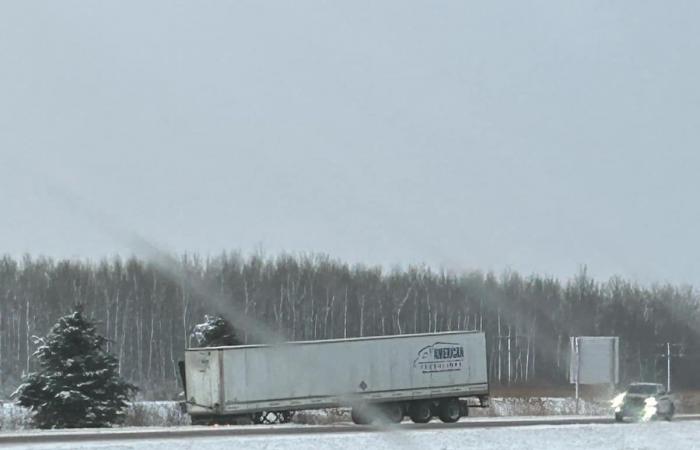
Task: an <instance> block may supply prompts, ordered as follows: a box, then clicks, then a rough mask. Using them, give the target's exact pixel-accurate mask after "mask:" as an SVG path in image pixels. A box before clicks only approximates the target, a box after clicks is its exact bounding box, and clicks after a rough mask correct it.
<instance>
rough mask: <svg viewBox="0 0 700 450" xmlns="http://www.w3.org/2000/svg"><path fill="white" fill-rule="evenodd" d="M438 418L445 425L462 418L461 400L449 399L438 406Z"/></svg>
mask: <svg viewBox="0 0 700 450" xmlns="http://www.w3.org/2000/svg"><path fill="white" fill-rule="evenodd" d="M438 417H440V420H442V421H443V422H445V423H454V422H457V421H458V420H459V418H460V417H462V407H461V406H460V404H459V400H457V399H456V398H449V399H446V400H443V401H441V402H440V405H439V406H438Z"/></svg>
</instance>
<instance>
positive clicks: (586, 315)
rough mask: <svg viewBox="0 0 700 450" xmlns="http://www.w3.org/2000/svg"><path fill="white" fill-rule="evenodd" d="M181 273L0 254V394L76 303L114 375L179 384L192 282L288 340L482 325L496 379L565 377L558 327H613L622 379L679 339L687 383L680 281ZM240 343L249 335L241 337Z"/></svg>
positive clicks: (229, 262)
mask: <svg viewBox="0 0 700 450" xmlns="http://www.w3.org/2000/svg"><path fill="white" fill-rule="evenodd" d="M180 264H181V268H182V270H181V271H180V274H181V275H180V276H178V277H173V276H172V275H165V274H163V273H162V272H161V271H159V270H158V268H157V267H156V266H155V265H153V264H151V263H149V262H148V261H143V260H139V259H136V258H131V259H126V260H124V259H120V258H115V259H112V260H109V261H102V262H99V263H89V262H81V261H69V260H61V261H54V260H51V259H46V258H34V259H32V258H30V257H25V258H24V259H22V260H19V261H18V260H16V259H13V258H11V257H4V258H1V259H0V394H2V392H4V393H5V395H6V394H7V393H8V392H10V391H12V390H13V389H14V388H15V387H16V386H17V384H18V382H19V379H20V377H21V375H22V373H24V372H26V371H28V370H31V369H32V367H33V360H32V358H31V354H32V352H33V351H34V348H35V346H34V344H33V341H32V336H35V335H36V336H41V335H44V334H45V333H46V332H47V331H48V330H49V328H50V327H51V325H52V324H53V323H54V322H55V321H56V319H57V318H58V317H59V316H60V315H62V314H64V313H66V312H67V311H68V310H69V309H70V307H71V306H72V305H74V304H76V303H81V304H84V305H85V311H86V313H87V314H88V315H90V316H91V317H93V318H94V319H96V320H97V321H99V323H100V327H101V332H102V333H104V334H105V335H106V336H107V337H108V338H109V339H110V340H111V341H110V343H109V350H110V351H111V352H113V353H114V354H115V355H116V356H118V358H119V360H120V372H121V374H122V375H123V376H125V377H126V378H128V379H129V380H130V381H132V382H133V383H135V384H137V385H139V386H141V387H142V388H143V390H144V392H145V393H146V394H147V396H149V397H157V398H158V397H159V398H163V397H169V396H172V395H173V393H175V392H177V390H178V387H177V373H178V371H177V361H178V360H179V359H180V358H181V357H182V353H183V349H184V348H185V347H186V346H187V345H188V344H189V336H190V332H191V330H192V327H193V326H194V325H195V324H196V323H198V322H201V321H202V318H203V316H204V314H212V313H218V314H222V315H223V316H224V317H225V316H226V315H227V311H211V310H208V307H207V306H206V305H207V304H208V303H207V302H205V301H204V300H205V299H203V298H202V295H204V294H203V293H202V292H201V291H197V292H195V291H193V290H191V289H189V288H188V286H189V285H191V282H192V280H196V281H197V282H198V283H200V284H201V285H204V286H207V287H208V289H210V293H211V295H216V296H219V297H220V298H224V299H225V301H226V302H229V303H230V304H231V305H235V306H236V308H232V309H233V310H236V311H242V312H243V313H244V314H245V315H246V316H248V317H254V318H256V319H258V320H259V321H261V322H263V323H266V324H267V325H268V326H270V327H271V328H272V329H273V330H274V331H275V332H277V333H279V334H281V335H284V336H286V337H287V338H288V339H290V340H312V339H331V338H347V337H355V336H374V335H385V334H401V333H422V332H433V331H448V330H483V331H486V333H487V346H488V352H489V371H490V378H491V381H492V383H496V384H499V383H500V384H540V385H545V384H547V385H548V384H565V383H566V382H567V371H568V357H569V355H568V345H569V336H574V335H616V336H621V346H622V349H621V350H622V351H621V353H622V356H623V358H622V361H621V372H622V377H623V379H624V380H625V381H627V380H632V379H656V378H658V377H660V376H661V375H660V374H661V373H663V367H665V366H664V365H663V364H660V360H659V354H658V353H659V348H658V344H661V343H663V342H667V341H669V342H674V343H683V344H684V345H685V346H686V348H687V349H689V357H688V358H683V359H681V360H679V361H677V362H676V363H675V364H676V365H675V367H677V372H678V374H677V375H676V376H675V379H676V385H677V386H687V387H697V386H695V385H697V384H698V383H699V380H698V379H697V377H695V376H693V374H694V373H697V370H698V369H700V360H698V359H694V358H692V355H693V353H692V352H693V349H697V348H700V345H698V344H700V337H699V335H698V331H699V330H700V328H699V325H700V309H699V306H700V297H699V296H698V295H697V293H696V292H695V291H694V290H693V289H692V288H690V287H678V286H672V285H654V286H650V287H644V286H639V285H637V284H635V283H632V282H629V281H626V280H623V279H620V278H613V279H611V280H608V281H606V282H598V281H595V280H593V279H591V278H590V277H589V276H588V275H587V273H586V271H585V269H584V270H582V271H581V272H580V273H579V274H578V275H576V276H575V277H573V278H572V279H570V280H568V281H566V282H561V281H559V280H556V279H554V278H550V277H541V276H534V275H533V276H529V277H523V276H521V275H519V274H518V273H515V272H504V273H502V274H494V273H481V272H469V273H463V274H449V273H445V272H436V271H434V270H431V269H429V268H425V267H410V268H408V269H405V270H398V269H397V270H393V271H388V272H387V271H383V270H382V269H380V268H376V267H365V266H349V265H348V264H345V263H343V262H341V261H337V260H333V259H331V258H329V257H326V256H322V255H311V256H289V255H281V256H278V257H263V256H260V255H252V256H248V257H243V256H241V255H239V254H237V253H232V254H222V255H221V256H218V257H215V258H207V259H202V258H199V257H197V256H196V255H195V256H191V255H189V256H183V257H182V258H181V260H180ZM239 338H240V339H242V340H243V341H244V342H251V341H252V339H251V337H250V336H247V335H246V333H241V336H239Z"/></svg>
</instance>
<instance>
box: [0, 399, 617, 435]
mask: <svg viewBox="0 0 700 450" xmlns="http://www.w3.org/2000/svg"><path fill="white" fill-rule="evenodd" d="M610 413H611V412H610V408H609V404H608V403H607V402H591V401H583V400H582V401H580V402H579V405H578V411H577V409H576V401H575V400H574V399H572V398H559V397H531V398H514V397H508V398H500V397H495V398H492V399H491V406H490V407H489V408H472V409H470V411H469V415H470V416H471V417H509V416H535V415H536V416H544V415H548V416H549V415H573V414H579V415H588V416H593V415H608V414H610ZM293 421H294V422H295V423H300V424H332V423H339V422H349V421H350V410H349V409H348V408H333V409H326V410H309V411H299V412H297V413H296V414H295V416H294V418H293ZM188 424H189V417H188V416H187V415H186V414H182V413H181V412H180V408H179V407H178V404H177V402H167V401H163V402H135V403H133V404H132V405H131V407H130V408H129V410H128V411H127V419H126V422H125V424H124V425H125V426H151V427H163V426H180V425H188ZM30 427H31V423H30V420H29V414H28V412H27V411H26V410H25V409H23V408H20V407H18V406H15V405H14V404H13V403H11V402H7V403H4V404H0V433H2V432H8V431H17V430H25V429H28V428H30Z"/></svg>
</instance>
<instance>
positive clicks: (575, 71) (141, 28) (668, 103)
mask: <svg viewBox="0 0 700 450" xmlns="http://www.w3.org/2000/svg"><path fill="white" fill-rule="evenodd" d="M698 13H700V4H698V3H697V2H690V1H687V2H684V1H678V2H673V3H662V2H639V1H614V2H610V1H605V2H603V1H592V2H567V3H562V2H556V1H553V0H552V1H533V2H526V3H524V2H516V1H511V2H469V1H465V2H461V1H444V2H417V1H382V2H370V1H355V2H326V1H320V0H318V1H303V0H302V1H296V2H283V1H237V2H224V1H211V2H195V1H188V2H182V1H180V2H172V1H170V2H166V1H161V0H158V1H152V2H135V1H120V2H99V3H94V2H78V1H63V2H37V3H28V2H4V3H2V4H0V58H1V59H0V61H1V63H0V64H2V66H1V67H0V69H1V70H0V204H2V209H1V210H0V211H2V212H1V214H0V254H11V255H14V256H19V255H21V254H23V253H25V252H28V253H30V254H32V255H34V256H37V255H47V256H53V257H59V258H60V257H74V258H75V257H77V258H91V259H100V258H102V257H105V256H110V255H113V254H115V253H119V254H122V255H128V254H129V253H131V249H130V248H129V246H128V245H127V243H126V242H124V240H122V239H119V238H118V237H117V236H115V233H113V232H110V231H109V230H106V229H105V228H109V226H105V224H104V223H99V221H95V220H91V219H90V218H89V217H86V216H85V214H83V213H82V212H81V208H80V207H78V208H73V207H70V206H67V204H66V202H65V201H63V200H62V198H63V197H64V194H65V193H66V192H67V193H74V194H76V195H79V197H80V198H81V202H84V203H85V204H86V205H87V206H86V207H87V208H89V209H94V210H98V211H100V212H101V213H103V214H105V215H106V216H107V217H111V218H113V219H114V221H115V222H117V223H118V227H119V228H120V229H124V230H130V231H132V232H134V233H138V234H140V235H143V236H145V237H147V238H149V239H154V240H155V241H156V242H158V243H159V244H162V245H163V246H164V247H166V248H168V249H170V250H172V251H175V252H184V251H191V252H198V253H201V254H204V255H206V254H212V255H215V254H217V253H220V252H221V251H222V250H232V249H233V250H235V249H240V250H241V251H243V252H244V253H247V252H250V251H254V250H255V249H256V248H258V247H262V248H263V249H264V250H265V252H266V253H268V254H276V253H280V252H291V253H296V252H318V253H325V254H328V255H330V256H331V257H334V258H339V259H342V260H347V261H348V262H350V263H358V262H361V263H365V264H368V265H375V264H380V265H384V266H385V267H391V266H393V265H401V266H404V267H405V266H407V265H409V264H421V263H425V264H428V265H430V266H432V267H436V268H440V267H442V268H445V269H448V270H454V271H462V270H470V269H479V270H483V271H488V270H494V271H501V270H503V269H505V268H511V269H513V270H517V271H519V272H521V273H523V274H529V273H533V272H535V273H540V274H549V275H553V276H557V277H560V278H568V277H570V276H572V275H574V274H575V273H576V272H577V271H578V270H579V268H580V267H581V266H582V265H587V266H588V269H589V273H591V275H593V276H595V277H597V278H601V279H605V278H607V277H609V276H611V275H615V274H618V275H621V276H624V277H627V278H632V279H634V280H637V281H640V282H643V283H652V282H665V281H670V282H674V283H691V284H696V285H697V284H700V262H699V261H698V259H697V258H696V253H697V249H698V247H699V246H700V237H698V234H697V232H696V229H697V227H698V225H697V224H698V223H699V222H700V220H699V219H700V208H699V207H698V205H697V203H698V202H697V200H696V195H695V194H696V193H697V192H700V178H699V177H698V176H697V171H698V168H699V167H700V164H699V163H700V153H699V152H698V151H697V149H698V144H700V126H699V125H700V124H699V123H698V122H699V120H700V88H699V87H698V82H697V80H698V79H700V60H698V58H697V55H699V54H700V39H699V38H700V32H699V31H698V28H697V24H696V20H697V17H699V15H698Z"/></svg>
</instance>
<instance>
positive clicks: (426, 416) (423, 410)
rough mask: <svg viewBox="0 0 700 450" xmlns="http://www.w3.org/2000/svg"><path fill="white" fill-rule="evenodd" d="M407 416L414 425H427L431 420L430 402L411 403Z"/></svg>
mask: <svg viewBox="0 0 700 450" xmlns="http://www.w3.org/2000/svg"><path fill="white" fill-rule="evenodd" d="M408 416H409V417H410V418H411V420H412V421H413V422H415V423H428V422H430V419H432V418H433V411H432V407H431V405H430V402H425V401H420V402H413V403H412V404H411V406H410V408H409V409H408Z"/></svg>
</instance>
